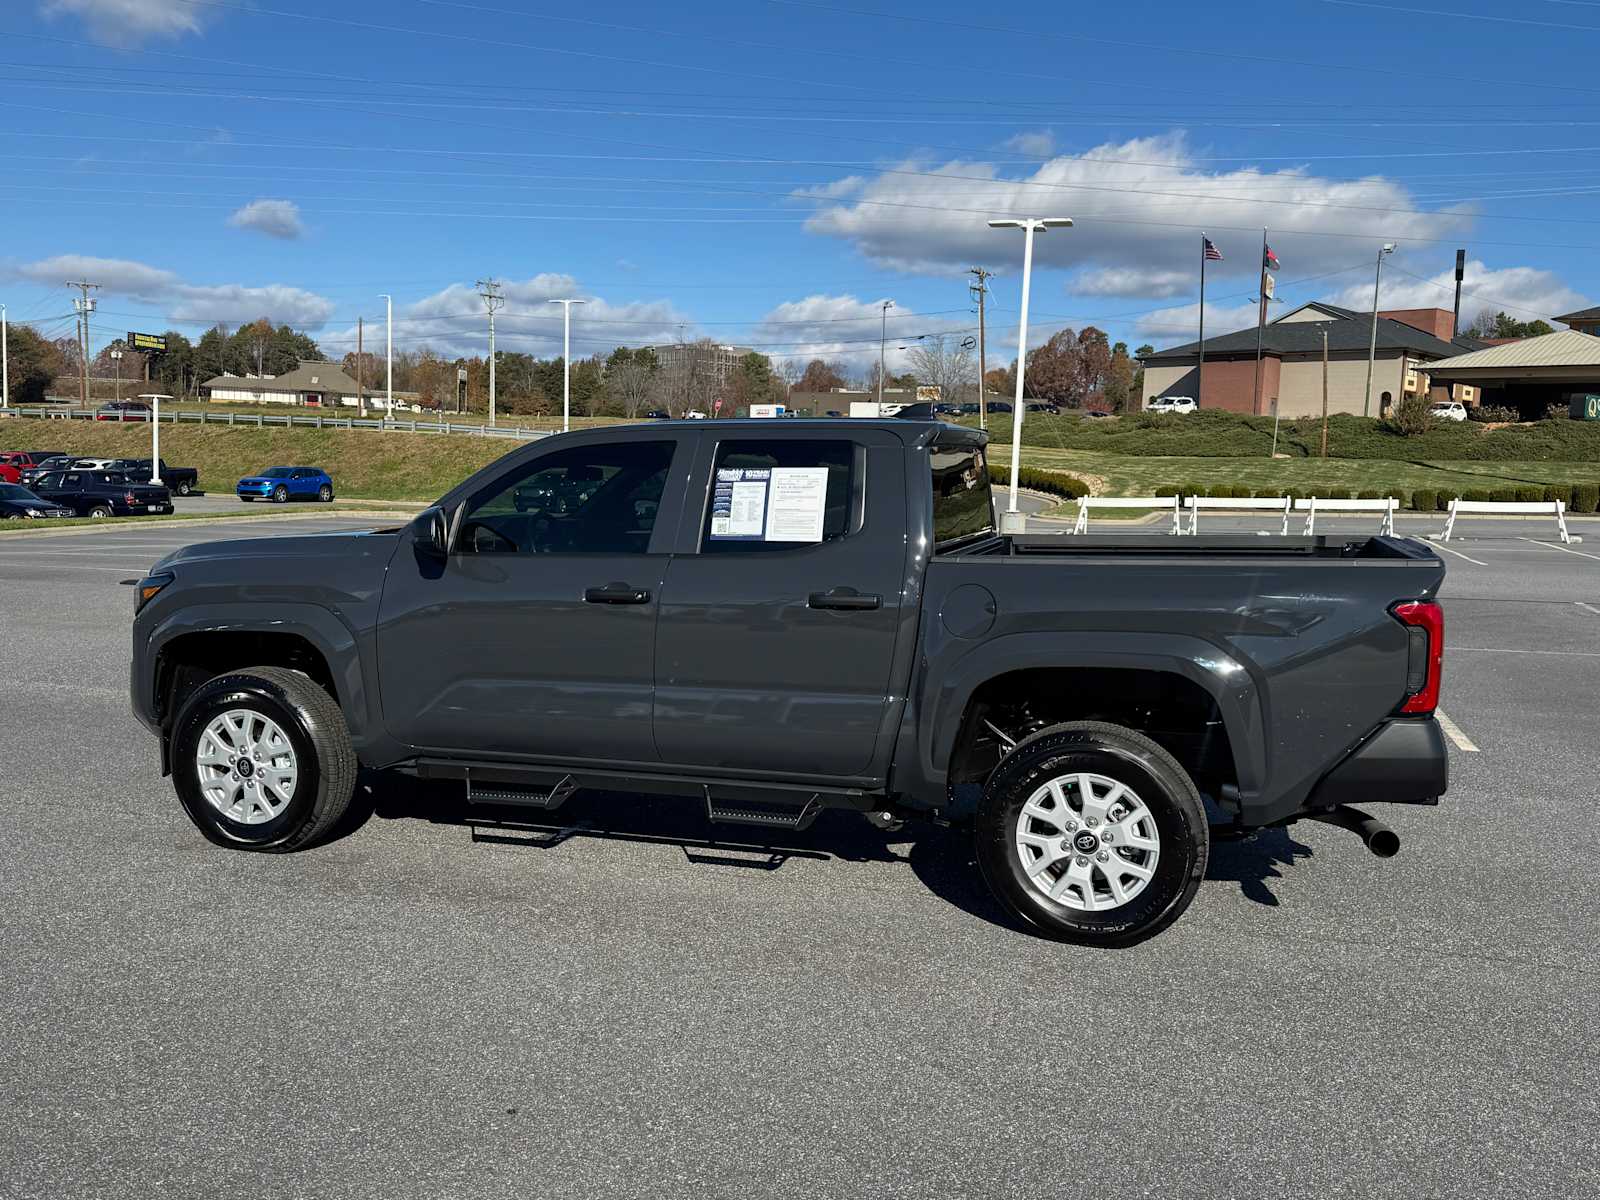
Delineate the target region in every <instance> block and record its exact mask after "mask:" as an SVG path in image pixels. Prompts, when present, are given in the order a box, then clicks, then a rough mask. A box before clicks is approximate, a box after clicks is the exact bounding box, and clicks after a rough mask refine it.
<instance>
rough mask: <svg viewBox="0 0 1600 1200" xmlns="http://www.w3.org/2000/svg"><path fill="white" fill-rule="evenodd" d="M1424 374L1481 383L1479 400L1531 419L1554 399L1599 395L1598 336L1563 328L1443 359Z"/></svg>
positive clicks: (1564, 400) (1570, 402)
mask: <svg viewBox="0 0 1600 1200" xmlns="http://www.w3.org/2000/svg"><path fill="white" fill-rule="evenodd" d="M1428 373H1429V375H1431V376H1432V377H1433V378H1434V379H1435V380H1437V381H1439V382H1441V383H1463V384H1471V385H1473V386H1475V387H1478V388H1481V389H1482V391H1483V403H1485V404H1497V405H1504V406H1506V407H1509V408H1516V409H1517V410H1518V411H1519V412H1520V413H1521V415H1522V417H1523V418H1524V419H1535V418H1538V417H1542V416H1544V414H1545V411H1546V410H1547V409H1548V408H1549V407H1550V406H1551V405H1553V404H1559V405H1566V406H1568V407H1571V406H1572V405H1573V401H1574V398H1577V399H1578V400H1579V404H1580V405H1581V403H1582V398H1584V397H1586V396H1590V395H1597V394H1600V337H1595V336H1594V335H1593V334H1588V333H1580V332H1579V331H1577V330H1576V329H1563V330H1561V331H1559V332H1557V333H1547V334H1544V335H1543V336H1542V337H1531V338H1523V339H1521V340H1520V341H1515V342H1507V343H1505V344H1504V345H1500V346H1490V347H1488V348H1487V349H1484V350H1475V351H1473V352H1472V353H1471V354H1458V355H1456V356H1455V357H1453V358H1446V359H1441V360H1440V361H1438V362H1436V363H1430V364H1429V366H1428Z"/></svg>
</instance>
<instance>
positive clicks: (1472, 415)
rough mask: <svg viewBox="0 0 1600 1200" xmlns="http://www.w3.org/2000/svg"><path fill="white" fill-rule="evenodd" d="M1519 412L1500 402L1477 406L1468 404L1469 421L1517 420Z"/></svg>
mask: <svg viewBox="0 0 1600 1200" xmlns="http://www.w3.org/2000/svg"><path fill="white" fill-rule="evenodd" d="M1517 416H1518V413H1517V410H1516V409H1514V408H1506V407H1504V406H1503V405H1499V404H1480V405H1478V406H1477V407H1471V406H1468V408H1467V419H1468V420H1469V421H1494V422H1497V423H1499V422H1505V421H1515V420H1516V419H1517Z"/></svg>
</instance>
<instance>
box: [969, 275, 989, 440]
mask: <svg viewBox="0 0 1600 1200" xmlns="http://www.w3.org/2000/svg"><path fill="white" fill-rule="evenodd" d="M967 274H968V275H976V276H977V277H978V282H977V283H969V284H968V285H967V291H968V292H970V293H971V294H972V298H973V299H974V300H976V301H977V302H978V428H979V429H987V428H989V397H988V395H987V393H988V388H987V386H986V385H985V384H984V381H983V376H984V372H985V371H987V370H988V369H989V358H988V354H987V350H988V342H987V341H986V340H985V338H984V332H985V331H984V324H983V315H984V314H983V310H984V301H985V300H986V299H987V298H988V296H989V287H988V284H987V283H986V282H985V281H986V280H988V279H989V278H990V277H991V276H993V275H994V272H993V271H985V270H984V269H983V268H982V267H973V268H971V269H970V270H968V271H967Z"/></svg>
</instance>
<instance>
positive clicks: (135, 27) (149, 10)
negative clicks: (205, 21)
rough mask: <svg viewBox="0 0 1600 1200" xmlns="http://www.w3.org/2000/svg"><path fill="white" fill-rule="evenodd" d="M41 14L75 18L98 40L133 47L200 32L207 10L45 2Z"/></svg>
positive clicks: (106, 0) (123, 1)
mask: <svg viewBox="0 0 1600 1200" xmlns="http://www.w3.org/2000/svg"><path fill="white" fill-rule="evenodd" d="M39 11H40V12H41V13H43V14H44V15H45V16H47V17H63V16H65V17H76V18H78V19H79V20H81V21H82V22H83V24H84V27H85V28H86V29H87V30H88V31H89V36H90V37H92V38H93V39H94V40H95V41H97V42H103V43H104V44H105V45H108V46H121V47H131V46H137V45H139V44H140V43H142V42H144V41H146V40H149V39H153V38H180V37H184V36H186V35H188V34H191V33H199V32H200V28H201V20H202V13H204V11H205V10H204V9H200V8H196V7H195V6H194V5H193V4H185V3H183V2H182V0H45V2H44V3H43V4H41V5H40V6H39Z"/></svg>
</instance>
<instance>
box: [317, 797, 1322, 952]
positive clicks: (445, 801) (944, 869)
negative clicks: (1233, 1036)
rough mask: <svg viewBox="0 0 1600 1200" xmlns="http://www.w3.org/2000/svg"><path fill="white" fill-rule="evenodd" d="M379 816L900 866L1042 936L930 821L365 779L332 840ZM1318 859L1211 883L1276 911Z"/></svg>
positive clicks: (1249, 845) (783, 859)
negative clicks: (493, 801) (727, 821)
mask: <svg viewBox="0 0 1600 1200" xmlns="http://www.w3.org/2000/svg"><path fill="white" fill-rule="evenodd" d="M373 818H377V819H379V820H386V821H389V820H416V821H426V822H428V823H430V824H434V825H454V826H459V827H462V828H464V829H466V830H468V831H469V836H470V837H471V840H472V843H473V844H474V845H478V846H483V847H485V848H492V847H505V848H517V847H521V848H523V849H525V850H536V851H554V850H558V849H560V848H561V847H562V846H563V845H565V844H566V843H568V842H571V841H573V840H575V839H580V838H587V839H598V840H615V841H631V842H641V843H655V844H664V845H674V846H677V847H679V848H680V849H681V850H682V852H683V855H684V858H685V860H686V861H688V862H690V863H692V864H695V865H696V866H704V867H706V868H708V869H715V868H731V869H735V870H748V871H760V872H765V871H776V870H779V869H781V868H782V867H783V866H784V864H786V863H787V862H789V861H790V860H792V859H800V860H804V859H811V860H817V861H826V860H830V859H836V860H839V861H842V862H860V863H869V862H871V863H902V864H904V865H906V866H907V867H909V868H910V869H911V871H912V873H913V874H914V875H915V876H916V878H917V880H918V882H920V883H921V884H922V885H923V886H924V887H926V888H927V889H928V890H929V891H930V892H932V893H933V894H934V895H936V896H938V897H939V898H940V899H942V900H944V901H946V902H947V903H949V904H953V905H954V906H955V907H957V908H959V909H961V910H962V911H963V912H966V913H968V914H969V915H971V916H974V917H977V918H979V919H981V920H983V921H987V922H989V923H990V924H993V925H998V926H1000V927H1002V928H1005V929H1009V930H1012V931H1015V932H1023V933H1028V934H1030V935H1032V934H1034V933H1035V932H1036V931H1034V930H1032V929H1031V928H1029V927H1028V926H1026V925H1024V924H1023V923H1022V922H1020V921H1018V920H1017V919H1016V918H1015V917H1013V916H1012V915H1011V914H1010V913H1009V912H1008V911H1007V910H1006V909H1005V908H1004V907H1002V906H1001V905H1000V903H999V902H998V901H996V900H995V899H994V897H993V896H992V895H990V893H989V890H988V888H987V886H986V885H985V884H984V882H983V877H982V876H981V874H980V873H979V870H978V863H977V859H976V857H975V855H974V853H973V849H972V838H971V835H970V834H969V833H968V832H967V831H966V830H964V829H961V828H953V827H949V826H941V825H935V824H933V823H931V822H921V821H918V822H908V823H907V824H906V826H905V827H904V828H903V829H900V830H893V831H889V830H882V829H878V828H877V827H875V826H873V825H871V824H869V823H868V822H867V821H865V820H864V819H862V818H861V817H860V816H858V815H857V814H855V813H851V812H844V811H840V810H825V811H824V812H822V813H821V814H820V815H819V816H818V817H817V819H816V821H815V822H814V823H813V824H812V825H811V826H810V827H809V828H807V829H803V830H771V829H764V828H761V827H759V826H743V825H722V824H716V823H713V822H711V821H709V820H707V818H706V815H705V812H704V810H703V809H702V808H701V807H700V805H699V803H698V802H697V801H695V800H693V799H683V798H672V797H656V796H642V797H641V796H636V795H633V794H631V793H613V792H599V791H587V790H586V791H582V792H579V793H578V794H577V795H576V796H574V797H573V798H572V799H571V800H569V801H567V803H566V804H564V805H563V806H562V807H561V808H559V809H558V810H556V811H554V812H545V811H543V810H539V809H529V808H521V807H506V806H499V805H487V804H468V803H467V801H466V796H465V794H464V789H463V788H462V787H461V786H460V785H459V784H453V783H446V782H431V781H426V780H419V779H414V778H412V777H409V776H404V775H386V774H376V773H369V772H363V773H362V778H361V782H360V785H359V786H358V787H357V789H356V796H355V798H354V799H353V800H352V802H351V807H350V812H349V813H348V814H347V815H346V818H345V820H344V821H343V822H341V824H340V826H339V827H338V828H337V829H336V830H335V831H334V833H333V835H332V837H331V838H330V839H329V840H330V841H336V840H339V839H342V838H345V837H349V836H351V835H352V834H354V833H356V832H357V831H358V830H359V829H360V828H361V827H362V826H364V825H365V824H366V823H367V822H368V821H369V820H371V819H373ZM1311 853H1312V851H1311V848H1310V847H1309V846H1306V845H1303V844H1302V843H1300V842H1298V841H1296V840H1295V839H1294V837H1293V836H1291V835H1290V833H1289V832H1288V831H1287V830H1285V829H1281V828H1277V829H1266V830H1262V831H1260V832H1259V833H1256V834H1254V835H1253V836H1251V837H1249V838H1245V839H1238V840H1219V841H1214V842H1213V843H1212V847H1211V858H1210V862H1209V864H1208V867H1207V870H1206V880H1207V881H1208V882H1229V883H1236V884H1238V885H1239V889H1240V891H1241V893H1242V894H1243V895H1244V896H1245V898H1246V899H1249V900H1253V901H1255V902H1256V903H1258V904H1264V905H1268V906H1271V907H1276V906H1277V904H1278V903H1279V901H1278V898H1277V897H1276V896H1275V895H1274V894H1273V891H1272V888H1271V881H1272V880H1275V879H1281V878H1283V876H1284V873H1285V870H1286V869H1288V868H1291V867H1293V865H1294V864H1295V863H1296V862H1298V861H1299V860H1300V859H1302V858H1308V857H1310V855H1311Z"/></svg>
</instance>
